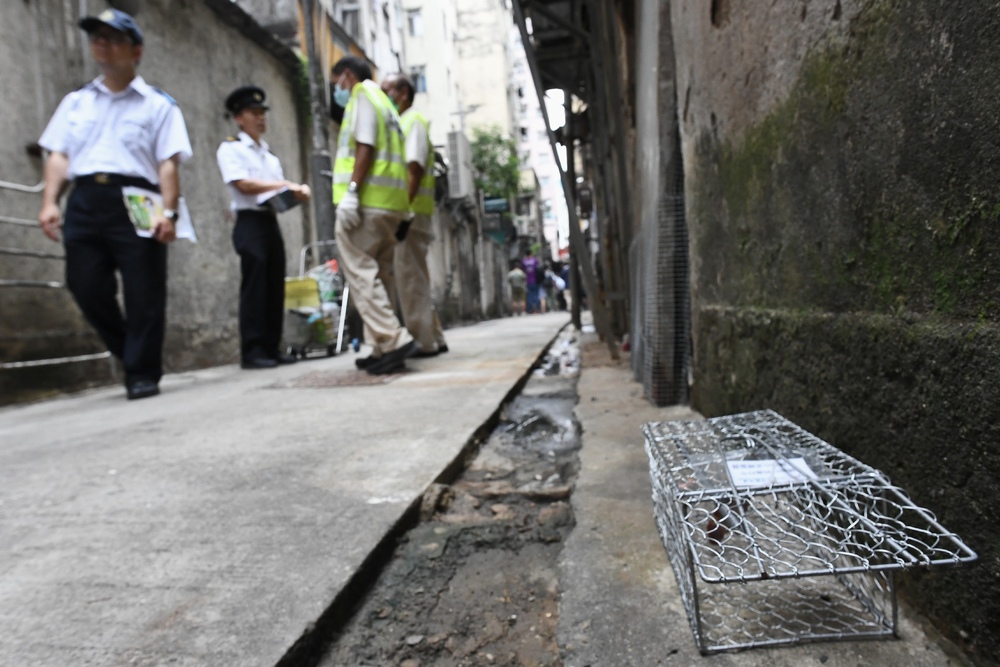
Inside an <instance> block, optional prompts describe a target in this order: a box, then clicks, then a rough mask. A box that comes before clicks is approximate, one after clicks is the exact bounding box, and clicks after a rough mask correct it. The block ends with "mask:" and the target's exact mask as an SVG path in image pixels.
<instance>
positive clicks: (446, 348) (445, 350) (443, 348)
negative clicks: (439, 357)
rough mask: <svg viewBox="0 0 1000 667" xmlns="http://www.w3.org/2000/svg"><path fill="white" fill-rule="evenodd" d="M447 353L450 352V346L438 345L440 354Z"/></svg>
mask: <svg viewBox="0 0 1000 667" xmlns="http://www.w3.org/2000/svg"><path fill="white" fill-rule="evenodd" d="M447 351H448V346H447V345H445V344H444V343H441V344H440V345H438V354H444V353H445V352H447Z"/></svg>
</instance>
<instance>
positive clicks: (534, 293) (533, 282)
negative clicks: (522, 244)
mask: <svg viewBox="0 0 1000 667" xmlns="http://www.w3.org/2000/svg"><path fill="white" fill-rule="evenodd" d="M521 266H522V267H523V268H524V277H525V289H526V292H527V302H526V310H527V312H528V313H529V314H530V313H540V312H542V300H541V290H542V285H541V280H539V273H540V272H541V271H540V268H541V266H542V264H541V262H539V261H538V258H537V257H535V251H534V250H532V249H531V248H528V251H527V252H526V253H525V257H524V259H522V260H521Z"/></svg>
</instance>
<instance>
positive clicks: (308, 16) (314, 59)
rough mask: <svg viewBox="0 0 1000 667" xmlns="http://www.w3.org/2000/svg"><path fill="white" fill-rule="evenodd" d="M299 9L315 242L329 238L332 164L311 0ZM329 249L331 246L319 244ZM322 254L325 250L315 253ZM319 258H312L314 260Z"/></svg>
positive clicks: (313, 4) (331, 237)
mask: <svg viewBox="0 0 1000 667" xmlns="http://www.w3.org/2000/svg"><path fill="white" fill-rule="evenodd" d="M300 2H301V9H302V25H303V27H304V29H305V35H306V54H307V56H308V59H309V102H310V104H309V108H310V111H311V115H312V148H313V152H312V155H311V156H310V158H309V168H310V181H311V183H312V186H311V187H312V191H313V198H312V201H313V215H314V220H315V224H314V228H315V230H316V236H317V238H316V239H315V241H329V240H332V239H333V222H334V220H333V163H332V161H331V159H330V151H329V145H330V139H329V136H328V135H327V120H326V119H327V113H326V101H325V100H324V99H323V90H324V85H323V71H322V70H321V69H320V67H321V65H320V62H319V55H318V54H317V52H316V36H315V34H314V31H313V18H314V15H315V10H314V8H315V3H314V2H313V0H300ZM320 247H325V248H332V247H333V246H320ZM318 254H319V255H320V256H322V257H324V258H325V257H326V253H325V252H320V253H318ZM319 259H320V257H314V261H316V262H317V263H318V261H319Z"/></svg>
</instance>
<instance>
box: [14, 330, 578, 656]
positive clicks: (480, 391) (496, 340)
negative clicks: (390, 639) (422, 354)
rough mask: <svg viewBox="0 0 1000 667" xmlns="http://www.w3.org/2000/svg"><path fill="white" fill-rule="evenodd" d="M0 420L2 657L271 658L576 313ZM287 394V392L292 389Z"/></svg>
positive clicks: (104, 396)
mask: <svg viewBox="0 0 1000 667" xmlns="http://www.w3.org/2000/svg"><path fill="white" fill-rule="evenodd" d="M567 319H568V318H567V316H566V315H565V314H551V315H541V316H533V317H522V318H510V319H504V320H495V321H490V322H484V323H481V324H478V325H475V326H470V327H463V328H457V329H452V330H449V331H448V332H447V338H448V343H449V347H450V350H451V351H450V352H448V353H447V354H446V355H442V356H440V357H437V358H431V359H420V360H413V361H411V362H409V365H410V367H411V368H412V369H413V370H412V372H409V373H407V374H405V375H402V376H398V377H395V378H394V379H392V380H391V381H389V382H387V383H384V384H378V385H373V386H354V387H351V386H342V387H330V386H324V385H331V384H334V383H337V382H345V381H349V380H351V379H362V380H366V379H367V378H369V377H370V376H367V375H365V374H363V373H358V372H357V371H355V370H354V364H353V360H354V355H353V354H348V355H344V356H341V357H336V358H330V359H318V360H310V361H307V362H300V363H299V364H295V365H293V366H287V367H282V368H279V369H275V370H268V371H243V370H240V369H239V368H237V367H234V366H229V367H220V368H213V369H209V370H204V371H199V372H194V373H183V374H177V375H169V376H167V377H166V378H165V379H164V381H163V383H162V388H163V394H162V395H160V396H158V397H156V398H151V399H145V400H141V401H134V402H128V401H126V400H125V398H124V392H123V390H122V389H121V388H117V387H116V388H108V389H100V390H96V391H90V392H86V393H83V394H79V395H75V396H68V397H65V398H60V399H56V400H51V401H45V402H42V403H37V404H34V405H28V406H21V407H11V408H6V409H2V410H0V443H2V446H0V536H2V538H0V665H5V666H6V665H9V666H11V667H35V666H38V667H56V666H70V665H72V666H74V667H77V666H80V665H126V664H127V665H162V664H170V665H191V666H194V665H197V666H198V667H208V666H220V667H222V666H224V667H233V666H236V665H239V666H240V667H244V666H251V665H267V666H270V665H274V664H275V663H277V662H278V661H279V660H280V659H281V658H282V656H283V655H284V654H285V653H286V651H288V649H289V648H290V647H291V646H292V645H293V643H294V642H295V641H296V640H297V639H298V638H299V637H300V636H302V635H303V633H304V632H306V631H307V629H308V628H309V627H310V626H311V624H312V623H314V622H315V621H316V619H317V618H318V617H319V616H320V614H321V613H322V612H323V611H324V609H326V607H327V606H328V605H329V604H330V602H331V601H332V600H333V599H334V597H335V596H336V595H337V593H338V592H339V591H340V590H341V589H342V588H343V587H344V585H345V583H346V582H347V581H348V579H349V577H350V576H351V575H352V574H353V573H354V572H355V571H356V570H357V569H358V568H359V566H360V565H361V563H362V562H363V561H364V559H365V558H366V556H368V554H369V553H371V552H372V550H373V549H374V548H375V546H376V545H377V544H378V542H379V540H381V539H382V537H383V536H384V535H385V534H386V533H387V532H388V531H389V530H391V529H392V527H393V526H394V525H395V524H396V522H397V521H398V520H399V519H400V517H401V515H402V514H403V513H404V512H405V511H406V509H407V508H408V507H409V506H410V505H411V503H413V502H414V501H415V500H417V499H418V498H419V497H420V495H421V494H422V493H423V491H424V489H425V488H426V487H427V485H428V484H430V483H431V482H432V481H433V480H434V479H435V477H436V476H438V475H439V474H440V473H441V472H442V470H444V469H445V468H446V467H447V466H448V465H449V464H451V463H452V462H453V461H454V460H455V458H456V457H457V456H458V455H459V453H460V452H461V451H462V450H463V448H464V447H465V445H466V443H467V442H468V440H469V439H470V437H471V436H472V435H473V433H474V432H475V431H476V430H477V429H478V428H479V427H480V426H481V425H482V424H484V423H485V422H487V421H488V420H489V419H490V417H491V415H492V414H493V413H494V411H496V410H497V408H498V406H499V405H500V403H501V402H502V401H503V399H504V398H505V396H506V395H507V393H508V392H510V391H511V389H512V388H514V387H515V385H516V384H517V383H518V382H519V380H520V379H521V378H522V377H524V376H525V374H526V372H527V371H528V369H529V368H530V367H531V365H532V364H533V363H534V362H535V360H536V359H537V357H538V356H539V354H540V353H541V352H542V351H543V349H544V348H545V347H546V345H547V344H548V343H549V341H551V340H552V339H553V337H554V336H555V335H556V334H557V332H558V331H559V329H560V328H562V327H563V326H564V325H565V324H566V322H567ZM296 385H298V386H296Z"/></svg>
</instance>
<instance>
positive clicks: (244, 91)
mask: <svg viewBox="0 0 1000 667" xmlns="http://www.w3.org/2000/svg"><path fill="white" fill-rule="evenodd" d="M266 99H267V93H265V92H264V89H263V88H260V87H258V86H240V87H239V88H237V89H236V90H234V91H233V92H231V93H229V97H227V98H226V110H227V111H229V113H231V114H233V115H234V116H235V115H236V114H238V113H239V112H241V111H243V110H244V109H263V110H264V111H267V110H268V109H269V108H270V107H268V106H267V105H266V104H264V100H266Z"/></svg>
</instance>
